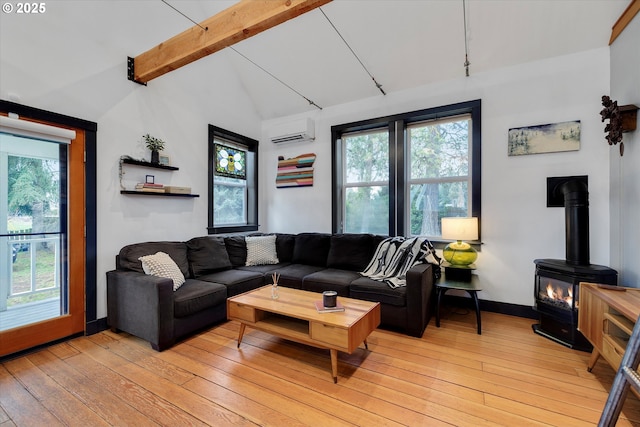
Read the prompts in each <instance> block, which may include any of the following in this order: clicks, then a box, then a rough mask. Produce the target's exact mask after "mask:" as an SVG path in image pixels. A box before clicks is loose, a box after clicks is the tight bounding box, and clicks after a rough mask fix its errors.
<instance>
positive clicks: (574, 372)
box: [0, 309, 640, 427]
mask: <svg viewBox="0 0 640 427" xmlns="http://www.w3.org/2000/svg"><path fill="white" fill-rule="evenodd" d="M434 323H435V321H434V319H432V321H431V323H430V324H429V326H428V327H427V330H426V331H425V334H424V336H423V337H422V339H417V338H412V337H407V336H405V335H402V334H397V333H393V332H389V331H385V330H380V329H379V330H376V331H374V332H373V334H372V335H371V336H370V337H369V339H368V344H369V351H367V350H365V349H364V348H362V347H361V348H359V349H358V350H356V351H355V352H354V353H353V354H351V355H347V354H340V355H339V362H338V363H339V378H338V383H337V384H334V383H333V380H332V378H331V373H330V361H329V352H328V350H320V349H315V348H311V347H307V346H304V345H298V344H295V343H291V342H288V341H285V340H281V339H279V338H276V337H273V336H270V335H268V334H266V333H262V332H258V331H256V330H253V329H250V328H247V332H246V333H245V335H244V338H243V341H242V345H241V347H240V349H237V348H236V338H237V333H238V329H239V324H238V323H236V322H227V323H224V324H221V325H218V326H216V327H214V328H212V329H210V330H208V331H206V332H203V333H201V334H199V335H197V336H194V337H192V338H190V339H188V340H186V341H184V342H182V343H180V344H178V345H176V346H175V347H173V348H171V349H170V350H167V351H164V352H161V353H158V352H155V351H153V350H151V348H150V346H149V344H148V343H147V342H144V341H141V340H139V339H137V338H135V337H132V336H129V335H127V334H114V333H111V332H109V331H105V332H102V333H99V334H96V335H92V336H89V337H81V338H77V339H73V340H71V341H68V342H65V343H62V344H58V345H55V346H52V347H49V348H47V349H44V350H40V351H38V352H36V353H32V354H29V355H26V356H23V357H20V358H17V359H13V360H8V361H5V362H4V363H2V364H0V426H2V427H7V426H13V425H16V426H47V427H54V426H59V425H70V426H83V427H84V426H107V425H115V426H125V425H131V426H147V425H150V426H157V425H167V426H187V425H189V426H190V425H194V426H198V425H212V426H227V425H233V426H253V425H270V426H344V425H365V426H382V425H384V426H400V425H406V426H442V425H456V426H474V427H475V426H494V425H504V426H541V425H545V426H548V425H553V426H593V425H595V424H596V423H597V421H598V419H599V417H600V412H601V410H602V408H603V406H604V402H605V400H606V398H607V395H608V389H609V387H610V385H611V382H612V380H613V376H614V374H615V373H614V371H613V369H612V368H611V367H609V366H608V365H607V364H606V362H604V361H603V360H602V359H601V360H600V361H598V363H597V364H596V366H595V368H594V369H593V372H591V373H589V372H587V370H586V365H587V361H588V357H589V354H588V353H584V352H579V351H576V350H571V349H567V348H565V347H563V346H561V345H559V344H556V343H554V342H552V341H549V340H547V339H545V338H543V337H541V336H539V335H536V334H534V333H533V332H532V330H531V324H532V323H535V322H534V321H533V320H530V319H522V318H517V317H511V316H505V315H499V314H495V313H488V312H483V313H482V323H483V330H482V335H477V334H476V325H475V315H474V313H468V312H464V313H462V310H461V309H455V310H453V311H450V312H448V313H447V312H445V313H444V316H443V319H442V323H441V327H440V328H436V327H435V324H434ZM618 425H619V426H630V425H640V402H639V401H638V400H637V399H636V398H635V396H631V397H629V398H628V400H627V402H626V404H625V408H624V410H623V413H622V415H621V417H620V420H619V422H618Z"/></svg>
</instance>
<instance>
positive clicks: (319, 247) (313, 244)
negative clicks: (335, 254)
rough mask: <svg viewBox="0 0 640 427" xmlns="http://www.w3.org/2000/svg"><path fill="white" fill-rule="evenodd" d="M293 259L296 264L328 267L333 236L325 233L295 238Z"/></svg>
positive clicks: (307, 234) (308, 234) (302, 235)
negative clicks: (328, 256)
mask: <svg viewBox="0 0 640 427" xmlns="http://www.w3.org/2000/svg"><path fill="white" fill-rule="evenodd" d="M295 241H296V243H295V246H294V247H293V259H292V261H293V262H294V263H296V264H305V265H314V266H317V267H326V266H327V255H328V254H329V245H330V244H331V235H330V234H324V233H300V234H298V235H296V237H295Z"/></svg>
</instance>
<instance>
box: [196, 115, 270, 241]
mask: <svg viewBox="0 0 640 427" xmlns="http://www.w3.org/2000/svg"><path fill="white" fill-rule="evenodd" d="M257 195H258V141H256V140H254V139H251V138H248V137H246V136H242V135H239V134H237V133H234V132H230V131H227V130H225V129H222V128H219V127H216V126H213V125H209V226H208V232H209V234H220V233H233V232H242V231H255V230H257V229H258V197H257Z"/></svg>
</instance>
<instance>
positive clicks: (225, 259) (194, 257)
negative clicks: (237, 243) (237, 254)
mask: <svg viewBox="0 0 640 427" xmlns="http://www.w3.org/2000/svg"><path fill="white" fill-rule="evenodd" d="M187 257H188V258H189V263H190V265H191V274H192V275H193V277H196V278H197V277H199V276H202V275H203V274H208V273H213V272H214V271H218V270H226V269H229V268H231V261H230V260H229V255H228V254H227V247H226V245H225V243H224V239H223V238H222V237H213V236H205V237H195V238H193V239H191V240H189V241H188V242H187Z"/></svg>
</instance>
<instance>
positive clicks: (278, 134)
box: [269, 119, 316, 144]
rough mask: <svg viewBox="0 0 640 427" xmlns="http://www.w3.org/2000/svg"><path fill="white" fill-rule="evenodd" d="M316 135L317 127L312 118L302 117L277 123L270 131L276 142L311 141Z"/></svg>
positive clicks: (273, 140)
mask: <svg viewBox="0 0 640 427" xmlns="http://www.w3.org/2000/svg"><path fill="white" fill-rule="evenodd" d="M315 136H316V127H315V123H314V122H313V120H312V119H300V120H294V121H291V122H287V123H282V124H280V125H276V126H274V127H273V129H271V131H270V132H269V139H270V140H271V142H274V143H276V144H278V143H281V142H296V141H311V140H314V139H315Z"/></svg>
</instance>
